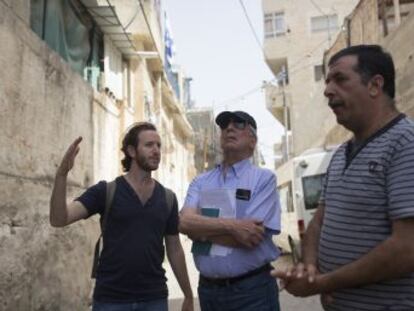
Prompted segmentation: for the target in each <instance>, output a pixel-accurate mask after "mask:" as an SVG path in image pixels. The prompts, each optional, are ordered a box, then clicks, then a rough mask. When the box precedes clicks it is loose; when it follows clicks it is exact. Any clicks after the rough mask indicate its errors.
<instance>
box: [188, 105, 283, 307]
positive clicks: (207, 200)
mask: <svg viewBox="0 0 414 311" xmlns="http://www.w3.org/2000/svg"><path fill="white" fill-rule="evenodd" d="M216 123H217V125H218V126H219V127H220V129H221V136H220V143H221V148H222V150H223V162H222V163H221V164H219V165H217V167H216V168H214V169H212V170H210V171H208V172H206V173H203V174H201V175H199V176H197V177H196V178H195V179H194V180H193V182H192V183H191V185H190V187H189V189H188V192H187V197H186V200H185V203H184V208H183V209H182V212H181V215H180V231H181V232H183V233H185V234H187V235H188V236H189V237H190V238H191V239H193V240H194V241H195V243H196V244H195V247H194V248H193V255H194V261H195V263H196V266H197V269H198V270H199V271H200V279H199V285H198V294H199V298H200V305H201V310H203V311H233V310H238V311H252V310H254V311H258V310H260V311H278V310H279V300H278V291H277V284H276V281H275V280H274V279H273V278H272V277H271V275H270V270H271V268H272V267H271V264H270V263H271V262H272V261H274V260H275V259H276V258H277V257H278V256H279V254H280V252H279V249H278V248H277V247H276V246H275V245H274V243H273V241H272V237H273V235H274V234H278V233H279V231H280V205H279V197H278V194H277V191H276V177H275V175H274V174H273V173H272V172H271V171H270V170H267V169H263V168H259V167H257V166H255V165H254V164H253V163H252V161H251V157H252V156H253V153H254V150H255V147H256V144H257V125H256V121H255V120H254V119H253V117H252V116H250V115H249V114H248V113H246V112H244V111H233V112H231V111H223V112H222V113H220V114H219V115H218V116H217V118H216ZM211 208H212V209H213V210H214V209H215V210H216V211H217V210H220V212H219V213H218V215H217V216H219V217H217V218H213V217H209V216H208V215H206V214H205V213H204V212H205V211H207V210H211ZM230 211H232V212H230ZM229 215H230V217H228V216H229ZM210 216H211V215H210ZM206 241H208V242H209V243H214V245H213V246H212V248H211V249H210V250H209V251H207V252H203V251H201V250H200V247H198V248H197V247H196V246H197V245H201V244H200V243H203V242H204V243H205V242H206ZM221 247H225V248H224V249H223V248H221ZM217 248H218V249H221V251H218V252H215V251H213V250H214V249H216V250H217ZM197 249H198V250H200V251H198V250H197Z"/></svg>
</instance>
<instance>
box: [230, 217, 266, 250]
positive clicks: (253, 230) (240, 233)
mask: <svg viewBox="0 0 414 311" xmlns="http://www.w3.org/2000/svg"><path fill="white" fill-rule="evenodd" d="M264 232H265V228H264V226H263V222H261V221H258V220H253V219H241V220H236V222H235V225H234V227H233V230H232V235H233V237H234V238H235V240H236V241H237V242H239V243H241V244H242V245H243V246H245V247H248V248H253V247H256V246H257V245H258V244H259V243H260V242H262V241H263V238H264Z"/></svg>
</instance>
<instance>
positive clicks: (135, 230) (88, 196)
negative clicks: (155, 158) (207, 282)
mask: <svg viewBox="0 0 414 311" xmlns="http://www.w3.org/2000/svg"><path fill="white" fill-rule="evenodd" d="M105 195H106V182H105V181H101V182H99V183H98V184H96V185H94V186H92V187H91V188H89V189H87V190H86V191H85V192H84V193H83V194H82V195H81V196H80V197H79V198H77V199H76V200H78V201H80V202H81V203H82V204H83V205H84V206H85V207H86V209H87V210H88V212H89V216H92V215H94V214H96V213H99V214H101V216H102V214H103V213H104V210H105ZM177 205H178V204H177V199H176V198H175V200H174V205H173V209H172V210H171V211H169V209H168V206H167V202H166V196H165V188H164V187H163V186H162V185H161V184H160V183H158V182H156V185H155V187H154V192H153V194H152V196H151V197H150V199H149V200H148V201H147V202H146V203H145V205H144V206H143V205H142V203H141V201H140V200H139V197H138V196H137V194H136V193H135V191H134V190H133V189H132V187H131V186H130V185H129V184H128V182H127V181H126V179H125V178H124V177H123V176H120V177H117V178H116V191H115V195H114V198H113V201H112V207H111V210H110V212H109V218H108V220H107V224H106V228H105V235H104V237H103V245H104V247H103V250H102V254H101V257H100V263H99V266H98V273H97V278H96V285H95V291H94V299H96V300H97V301H102V302H138V301H148V300H155V299H161V298H166V297H167V296H168V289H167V285H166V277H165V270H164V269H163V268H162V262H163V260H164V244H163V237H164V236H165V235H176V234H178V206H177Z"/></svg>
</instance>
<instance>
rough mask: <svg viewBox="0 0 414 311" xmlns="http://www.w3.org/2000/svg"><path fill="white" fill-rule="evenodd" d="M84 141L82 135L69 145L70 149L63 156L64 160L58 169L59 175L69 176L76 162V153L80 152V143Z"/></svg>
mask: <svg viewBox="0 0 414 311" xmlns="http://www.w3.org/2000/svg"><path fill="white" fill-rule="evenodd" d="M81 141H82V137H78V138H76V139H75V141H74V142H73V143H72V144H71V145H70V146H69V148H68V150H67V151H66V153H65V155H64V156H63V159H62V162H61V163H60V165H59V168H58V170H57V175H59V176H67V175H68V173H69V171H70V170H71V169H72V168H73V164H74V163H75V158H76V155H77V154H78V152H79V149H80V147H79V144H80V142H81Z"/></svg>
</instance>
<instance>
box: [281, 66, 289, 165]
mask: <svg viewBox="0 0 414 311" xmlns="http://www.w3.org/2000/svg"><path fill="white" fill-rule="evenodd" d="M285 87H286V67H285V66H284V65H283V66H282V98H283V123H284V126H285V152H286V158H285V159H286V161H289V154H290V150H289V149H290V148H289V136H288V134H289V115H288V109H289V108H288V105H287V101H286V93H285Z"/></svg>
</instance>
